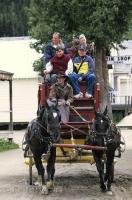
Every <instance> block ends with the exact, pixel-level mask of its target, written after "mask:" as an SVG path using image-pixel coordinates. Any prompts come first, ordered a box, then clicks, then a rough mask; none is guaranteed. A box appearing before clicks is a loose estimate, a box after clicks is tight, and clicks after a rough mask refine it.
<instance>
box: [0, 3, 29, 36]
mask: <svg viewBox="0 0 132 200" xmlns="http://www.w3.org/2000/svg"><path fill="white" fill-rule="evenodd" d="M29 5H30V0H4V1H0V37H6V36H23V35H28V25H27V15H26V9H27V8H28V7H29Z"/></svg>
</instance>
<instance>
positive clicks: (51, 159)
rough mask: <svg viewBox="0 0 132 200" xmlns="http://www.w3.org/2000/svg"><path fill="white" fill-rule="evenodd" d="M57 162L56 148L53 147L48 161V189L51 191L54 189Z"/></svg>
mask: <svg viewBox="0 0 132 200" xmlns="http://www.w3.org/2000/svg"><path fill="white" fill-rule="evenodd" d="M55 160H56V148H55V147H52V148H51V150H50V156H49V159H48V161H47V175H48V181H47V187H48V189H49V190H53V189H54V174H55Z"/></svg>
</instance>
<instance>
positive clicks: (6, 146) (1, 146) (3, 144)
mask: <svg viewBox="0 0 132 200" xmlns="http://www.w3.org/2000/svg"><path fill="white" fill-rule="evenodd" d="M18 148H19V145H18V144H16V143H14V142H9V141H8V140H5V139H3V138H1V139H0V152H3V151H8V150H11V149H18Z"/></svg>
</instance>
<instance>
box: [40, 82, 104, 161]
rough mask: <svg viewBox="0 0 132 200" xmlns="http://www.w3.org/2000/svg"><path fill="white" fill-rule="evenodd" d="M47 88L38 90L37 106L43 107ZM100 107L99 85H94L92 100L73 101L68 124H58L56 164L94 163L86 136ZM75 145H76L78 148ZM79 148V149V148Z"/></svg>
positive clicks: (83, 88)
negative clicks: (59, 130) (59, 131)
mask: <svg viewBox="0 0 132 200" xmlns="http://www.w3.org/2000/svg"><path fill="white" fill-rule="evenodd" d="M80 85H81V91H82V93H83V94H85V93H86V86H85V81H82V82H81V83H80ZM49 87H50V86H48V85H47V84H45V83H42V84H40V85H39V90H38V105H40V106H45V104H46V100H47V98H48V95H49ZM99 105H100V85H99V83H96V84H95V87H94V95H93V98H89V99H88V98H85V97H83V98H79V99H75V98H74V102H73V103H72V104H71V106H70V118H69V122H68V123H66V124H64V123H61V124H60V129H61V144H57V145H56V146H57V155H56V162H58V163H61V162H63V163H64V162H65V163H66V162H70V163H72V162H89V163H91V164H92V163H94V159H93V156H92V154H91V151H89V150H90V148H92V147H90V146H89V147H87V146H83V148H81V147H82V145H85V138H86V135H87V134H88V133H89V131H90V129H91V126H92V123H93V120H94V117H95V111H98V110H99ZM76 145H78V148H75V147H77V146H76ZM79 145H80V146H79ZM79 147H80V148H79Z"/></svg>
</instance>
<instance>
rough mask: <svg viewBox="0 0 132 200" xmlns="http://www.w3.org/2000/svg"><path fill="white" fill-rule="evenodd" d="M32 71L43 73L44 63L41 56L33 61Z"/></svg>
mask: <svg viewBox="0 0 132 200" xmlns="http://www.w3.org/2000/svg"><path fill="white" fill-rule="evenodd" d="M33 68H34V71H36V72H39V74H40V75H43V70H44V64H43V60H42V58H39V59H38V60H35V61H34V63H33Z"/></svg>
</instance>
